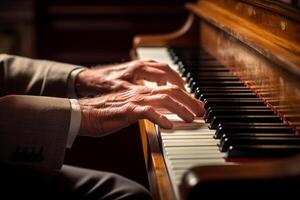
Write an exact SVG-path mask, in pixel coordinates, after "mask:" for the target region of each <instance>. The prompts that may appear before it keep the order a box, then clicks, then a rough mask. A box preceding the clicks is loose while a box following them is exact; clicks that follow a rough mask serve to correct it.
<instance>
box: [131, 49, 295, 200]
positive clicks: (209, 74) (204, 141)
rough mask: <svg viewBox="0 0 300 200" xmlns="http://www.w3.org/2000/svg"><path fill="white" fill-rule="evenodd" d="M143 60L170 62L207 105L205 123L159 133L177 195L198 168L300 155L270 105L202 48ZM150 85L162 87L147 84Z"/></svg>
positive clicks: (151, 54) (153, 53)
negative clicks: (188, 175)
mask: <svg viewBox="0 0 300 200" xmlns="http://www.w3.org/2000/svg"><path fill="white" fill-rule="evenodd" d="M137 54H138V58H139V59H143V60H153V59H154V60H156V61H159V62H163V63H167V64H169V66H170V67H171V68H172V69H173V70H174V71H177V72H178V73H179V74H180V75H181V76H182V77H183V78H184V79H185V80H186V83H187V84H186V87H187V90H188V91H190V92H191V93H193V94H194V96H195V97H196V98H198V99H200V100H202V101H203V102H204V103H205V109H206V114H205V116H204V117H203V119H197V120H195V121H194V122H192V123H185V122H183V121H182V120H180V119H179V118H178V117H177V116H176V115H173V114H166V116H167V117H168V118H169V119H171V120H172V121H173V122H174V128H173V129H172V130H164V129H159V128H158V127H156V128H157V134H158V138H159V141H160V143H161V148H162V151H163V157H164V160H165V163H166V166H167V169H168V173H169V177H170V181H171V183H172V187H173V190H174V193H175V195H176V197H177V199H179V193H178V188H179V184H180V182H181V179H182V176H183V175H184V173H185V172H186V171H187V170H188V169H189V168H191V167H193V166H204V165H231V164H237V163H234V162H229V161H228V158H235V157H240V156H258V157H259V156H268V157H270V156H271V157H272V156H281V155H289V154H292V153H297V152H300V137H298V136H296V135H295V133H294V130H293V129H291V128H290V127H289V126H287V125H286V124H285V123H284V122H283V121H282V120H281V119H280V117H279V116H277V115H276V114H274V112H273V111H272V110H271V109H270V108H268V107H267V106H265V103H264V102H263V101H262V100H261V99H259V98H258V97H257V96H256V94H254V93H252V91H251V90H250V89H249V88H247V87H246V86H245V85H244V84H243V82H241V81H240V80H239V79H238V78H237V77H235V76H234V75H233V74H232V73H231V72H230V71H229V70H228V69H227V68H225V67H224V66H222V65H221V64H219V63H218V62H217V61H216V60H215V59H214V58H213V57H211V56H210V55H209V54H207V53H205V52H203V51H202V50H200V49H196V48H188V49H184V50H182V49H167V48H138V49H137ZM145 85H147V86H149V87H156V84H154V83H150V82H147V81H145Z"/></svg>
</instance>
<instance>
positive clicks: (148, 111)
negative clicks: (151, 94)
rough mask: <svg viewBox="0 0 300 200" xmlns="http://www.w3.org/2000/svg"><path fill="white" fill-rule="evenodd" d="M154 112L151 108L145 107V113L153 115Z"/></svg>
mask: <svg viewBox="0 0 300 200" xmlns="http://www.w3.org/2000/svg"><path fill="white" fill-rule="evenodd" d="M153 111H154V109H153V108H152V107H151V106H145V107H144V108H143V113H151V112H153Z"/></svg>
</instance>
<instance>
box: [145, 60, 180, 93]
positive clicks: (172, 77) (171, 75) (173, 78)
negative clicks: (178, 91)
mask: <svg viewBox="0 0 300 200" xmlns="http://www.w3.org/2000/svg"><path fill="white" fill-rule="evenodd" d="M145 64H146V65H147V66H149V67H153V68H156V69H160V70H162V71H164V72H166V74H167V77H166V78H167V80H168V81H169V82H170V83H172V84H174V85H177V86H179V87H180V88H182V89H184V90H185V87H184V85H185V82H184V80H183V79H182V78H181V77H180V75H179V74H178V73H177V72H175V71H174V70H173V69H171V67H170V66H169V65H168V64H165V63H157V62H145Z"/></svg>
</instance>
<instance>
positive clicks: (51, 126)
mask: <svg viewBox="0 0 300 200" xmlns="http://www.w3.org/2000/svg"><path fill="white" fill-rule="evenodd" d="M76 68H79V66H74V65H68V64H63V63H57V62H51V61H42V60H32V59H27V58H22V57H17V56H11V55H5V54H0V162H8V163H17V164H25V165H32V166H39V167H46V168H50V169H58V168H60V167H61V166H62V163H63V158H64V152H65V148H66V141H67V134H68V130H69V124H70V114H71V112H70V111H71V110H70V109H71V107H70V103H69V100H68V99H67V98H59V97H66V96H67V83H68V78H69V75H70V73H71V71H72V70H74V69H76ZM34 95H36V96H34ZM41 96H55V97H41Z"/></svg>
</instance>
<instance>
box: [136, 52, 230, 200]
mask: <svg viewBox="0 0 300 200" xmlns="http://www.w3.org/2000/svg"><path fill="white" fill-rule="evenodd" d="M137 55H138V58H140V59H143V60H156V61H158V62H163V63H167V64H168V65H169V66H170V67H171V68H172V69H173V70H174V71H176V72H178V66H177V65H176V64H174V63H173V61H172V59H171V57H170V56H169V53H168V50H167V48H138V49H137ZM145 85H146V86H149V87H157V85H156V84H155V83H151V82H147V81H145ZM186 89H187V91H190V89H189V88H188V87H187V86H186ZM164 115H165V116H166V117H167V118H169V119H170V120H171V121H172V122H173V125H174V126H173V129H172V130H164V129H159V128H158V127H157V126H156V130H157V131H158V132H157V135H158V137H159V138H160V140H161V144H162V150H163V156H164V159H165V162H166V165H167V170H168V173H169V177H170V180H171V184H172V186H173V189H174V192H175V196H176V197H177V199H180V198H179V194H178V188H179V184H180V182H181V179H182V177H183V175H184V173H186V172H187V171H188V170H189V169H190V168H191V167H194V166H209V165H227V164H231V163H229V162H226V160H225V159H224V158H225V157H226V154H225V153H221V152H220V151H219V148H218V146H217V144H218V143H219V140H216V139H214V138H213V137H214V135H215V130H210V129H209V128H208V124H206V123H205V122H204V120H203V119H200V118H199V119H196V120H195V121H194V122H192V123H185V122H184V121H183V120H182V119H180V118H179V117H178V116H177V115H174V114H166V113H165V114H164Z"/></svg>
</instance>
